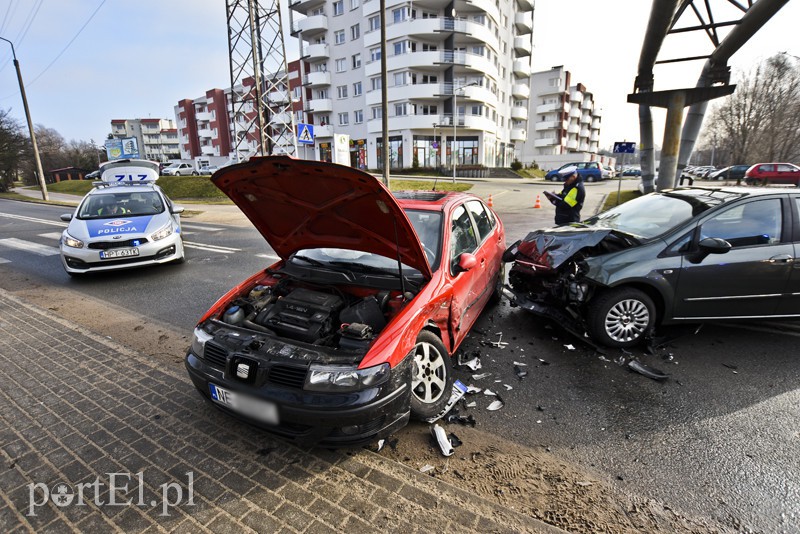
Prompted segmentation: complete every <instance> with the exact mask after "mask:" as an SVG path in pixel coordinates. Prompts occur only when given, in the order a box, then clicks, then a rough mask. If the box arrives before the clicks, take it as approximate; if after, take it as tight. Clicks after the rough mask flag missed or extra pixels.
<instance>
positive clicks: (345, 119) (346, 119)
mask: <svg viewBox="0 0 800 534" xmlns="http://www.w3.org/2000/svg"><path fill="white" fill-rule="evenodd" d="M348 124H350V114H349V113H347V112H344V113H339V126H347V125H348Z"/></svg>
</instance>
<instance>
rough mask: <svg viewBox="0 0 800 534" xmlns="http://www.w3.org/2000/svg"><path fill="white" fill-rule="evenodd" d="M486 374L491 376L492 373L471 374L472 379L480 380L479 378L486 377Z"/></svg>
mask: <svg viewBox="0 0 800 534" xmlns="http://www.w3.org/2000/svg"><path fill="white" fill-rule="evenodd" d="M487 376H492V373H481V374H479V375H472V379H473V380H480V379H481V378H486V377H487Z"/></svg>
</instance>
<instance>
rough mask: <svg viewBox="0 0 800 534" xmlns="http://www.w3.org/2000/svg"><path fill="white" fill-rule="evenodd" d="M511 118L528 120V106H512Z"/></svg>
mask: <svg viewBox="0 0 800 534" xmlns="http://www.w3.org/2000/svg"><path fill="white" fill-rule="evenodd" d="M511 118H512V119H514V120H517V121H526V120H528V108H525V107H522V106H514V107H512V108H511Z"/></svg>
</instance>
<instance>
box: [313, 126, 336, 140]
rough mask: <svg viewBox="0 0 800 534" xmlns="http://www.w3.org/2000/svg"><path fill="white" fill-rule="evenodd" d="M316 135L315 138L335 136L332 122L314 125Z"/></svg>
mask: <svg viewBox="0 0 800 534" xmlns="http://www.w3.org/2000/svg"><path fill="white" fill-rule="evenodd" d="M314 137H315V138H319V137H333V126H331V125H330V124H326V125H324V126H323V125H321V124H319V125H315V126H314Z"/></svg>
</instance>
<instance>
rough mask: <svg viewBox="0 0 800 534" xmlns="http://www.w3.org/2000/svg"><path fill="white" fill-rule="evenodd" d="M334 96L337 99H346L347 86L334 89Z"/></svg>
mask: <svg viewBox="0 0 800 534" xmlns="http://www.w3.org/2000/svg"><path fill="white" fill-rule="evenodd" d="M336 96H337V97H339V98H347V86H346V85H340V86H338V87H337V88H336Z"/></svg>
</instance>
